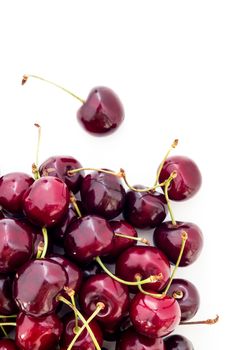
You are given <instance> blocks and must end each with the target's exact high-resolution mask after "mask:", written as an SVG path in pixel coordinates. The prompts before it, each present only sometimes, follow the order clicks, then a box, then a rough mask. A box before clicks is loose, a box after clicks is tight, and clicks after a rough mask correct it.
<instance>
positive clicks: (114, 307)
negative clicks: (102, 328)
mask: <svg viewBox="0 0 233 350" xmlns="http://www.w3.org/2000/svg"><path fill="white" fill-rule="evenodd" d="M79 297H80V299H79V300H80V305H81V308H82V309H83V310H84V312H85V313H86V314H87V315H88V316H90V315H91V314H92V313H93V312H94V311H95V309H96V304H97V303H98V302H102V303H104V305H105V308H104V309H103V310H101V311H100V312H99V314H98V315H97V316H96V320H98V321H100V322H101V323H102V324H104V325H107V326H110V325H114V324H116V323H118V322H119V321H120V320H121V319H122V317H123V316H124V315H125V314H126V312H127V310H128V307H129V294H128V288H127V287H126V286H125V285H123V284H121V283H119V282H117V281H115V280H113V279H112V278H111V277H109V276H108V275H106V274H99V275H96V276H92V277H90V278H89V279H88V280H87V281H86V282H85V283H84V284H83V285H82V289H81V292H80V295H79Z"/></svg>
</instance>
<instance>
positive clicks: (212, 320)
mask: <svg viewBox="0 0 233 350" xmlns="http://www.w3.org/2000/svg"><path fill="white" fill-rule="evenodd" d="M218 320H219V316H218V315H216V317H215V318H209V319H208V320H204V321H189V322H180V325H182V326H186V325H195V324H207V325H212V324H215V323H217V322H218Z"/></svg>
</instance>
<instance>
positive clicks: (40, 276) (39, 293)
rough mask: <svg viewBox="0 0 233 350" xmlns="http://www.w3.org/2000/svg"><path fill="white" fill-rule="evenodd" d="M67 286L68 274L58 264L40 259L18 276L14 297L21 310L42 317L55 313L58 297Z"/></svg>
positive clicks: (15, 282)
mask: <svg viewBox="0 0 233 350" xmlns="http://www.w3.org/2000/svg"><path fill="white" fill-rule="evenodd" d="M66 285H67V273H66V271H65V269H64V268H63V267H62V266H61V265H60V264H58V263H57V262H55V261H53V260H50V259H38V260H34V261H30V262H28V263H27V264H25V265H24V266H23V267H22V268H21V269H20V270H19V271H18V273H17V274H16V277H15V280H14V291H13V295H14V298H15V301H16V303H17V305H18V306H19V308H20V310H21V311H23V312H25V313H26V314H27V315H30V316H35V317H41V316H45V315H47V314H51V313H52V312H54V310H55V308H56V307H57V305H58V303H59V302H58V301H57V300H56V297H57V296H58V295H59V294H60V293H61V292H62V291H63V289H64V287H65V286H66Z"/></svg>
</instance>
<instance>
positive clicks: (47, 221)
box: [23, 176, 70, 227]
mask: <svg viewBox="0 0 233 350" xmlns="http://www.w3.org/2000/svg"><path fill="white" fill-rule="evenodd" d="M69 200H70V195H69V190H68V188H67V186H66V184H65V183H64V182H63V181H62V180H60V179H58V178H56V177H51V176H45V177H42V178H40V179H38V180H37V181H35V182H34V183H33V185H32V186H31V187H30V188H29V189H28V190H27V192H26V193H25V195H24V199H23V209H24V213H25V215H26V216H27V218H28V219H29V220H30V221H31V222H32V223H34V224H36V225H39V226H42V227H44V226H45V227H50V226H53V225H55V224H57V223H58V222H59V221H60V220H61V219H62V217H63V216H64V215H65V214H66V213H67V211H68V206H69Z"/></svg>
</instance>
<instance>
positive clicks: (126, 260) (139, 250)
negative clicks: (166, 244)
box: [116, 246, 170, 292]
mask: <svg viewBox="0 0 233 350" xmlns="http://www.w3.org/2000/svg"><path fill="white" fill-rule="evenodd" d="M160 273H161V274H162V277H161V279H160V280H159V281H156V282H154V283H147V284H145V285H144V289H145V290H148V289H149V290H153V291H160V290H162V289H163V288H164V287H165V285H166V284H167V282H168V280H169V277H170V264H169V261H168V260H167V258H166V256H165V255H164V254H163V253H162V252H161V251H160V250H159V249H157V248H155V247H144V246H135V247H130V248H128V249H127V250H125V251H124V252H123V253H122V254H121V255H120V256H119V258H118V259H117V261H116V275H117V276H119V277H120V278H122V279H124V280H126V281H133V280H135V276H136V275H138V274H139V275H141V277H142V279H145V278H147V277H149V276H151V275H159V274H160ZM130 291H131V292H137V291H138V289H137V287H134V286H130Z"/></svg>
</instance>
